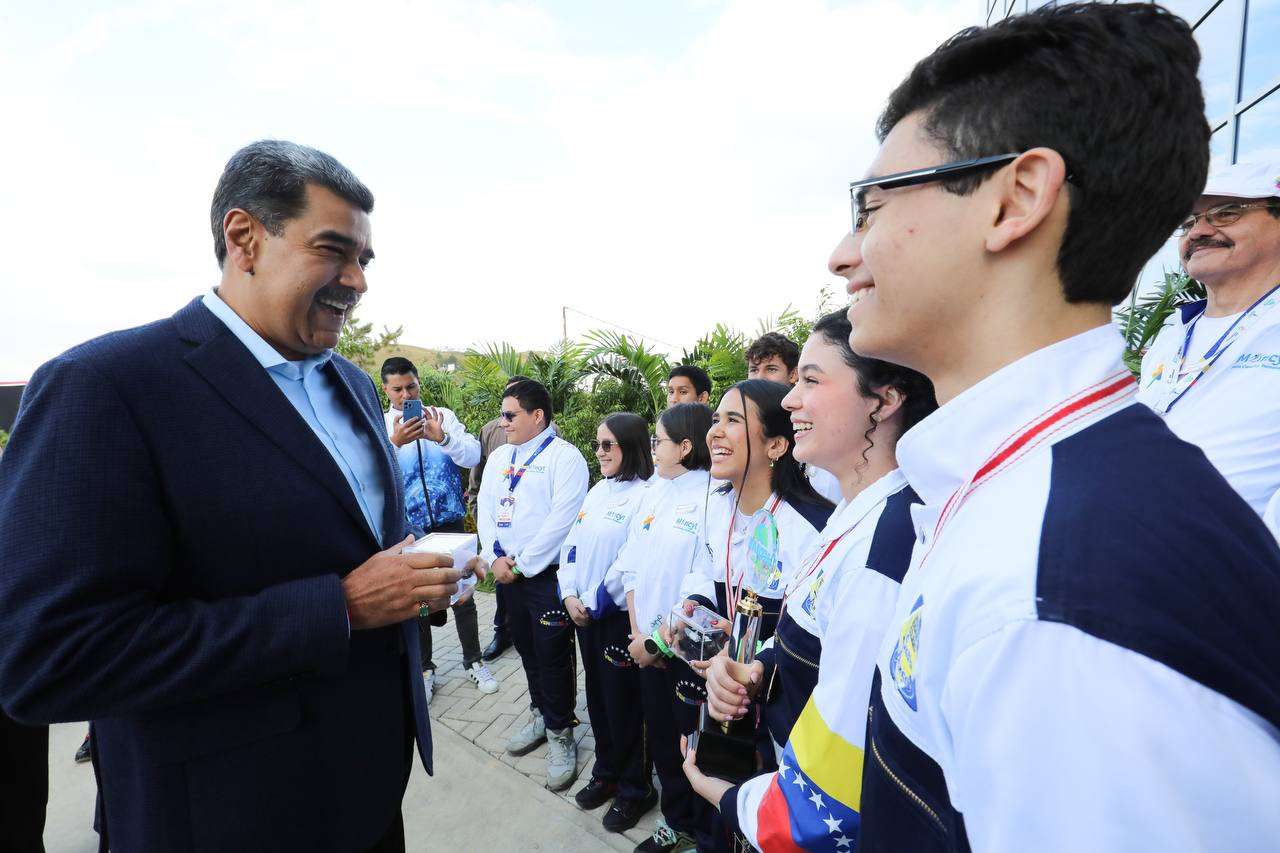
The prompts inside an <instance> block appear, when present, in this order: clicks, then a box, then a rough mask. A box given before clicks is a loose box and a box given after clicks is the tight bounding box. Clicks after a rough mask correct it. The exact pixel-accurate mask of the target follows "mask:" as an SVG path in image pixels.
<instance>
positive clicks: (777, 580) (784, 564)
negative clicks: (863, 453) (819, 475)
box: [681, 488, 832, 640]
mask: <svg viewBox="0 0 1280 853" xmlns="http://www.w3.org/2000/svg"><path fill="white" fill-rule="evenodd" d="M736 499H737V496H736V494H735V493H734V491H733V489H732V488H723V489H717V490H716V491H714V492H712V494H711V498H710V500H709V501H708V502H707V531H708V532H707V539H708V542H709V543H710V545H711V559H709V560H706V561H703V562H701V563H699V564H698V569H699V571H697V572H693V573H691V574H690V575H689V576H688V577H686V578H685V581H684V586H683V588H682V590H681V592H682V594H683V596H684V597H685V598H691V599H693V600H695V601H698V602H700V603H702V604H704V605H706V606H707V607H710V608H711V609H713V610H715V611H716V612H717V613H721V614H723V615H724V616H726V617H728V618H730V619H732V618H733V614H732V613H730V612H729V611H730V609H731V608H730V603H729V595H728V592H727V585H726V577H727V578H728V583H729V584H732V586H733V588H734V590H735V591H736V590H740V589H741V590H745V589H754V590H755V593H756V595H757V596H759V600H760V604H761V606H762V607H763V608H764V620H763V623H762V624H761V630H760V638H761V639H762V640H763V639H768V638H769V637H771V636H773V631H774V628H775V626H776V625H777V619H778V611H779V608H780V607H781V605H782V596H783V593H784V592H785V591H786V588H787V582H788V581H789V580H790V578H791V574H792V572H793V571H794V570H795V568H796V567H797V566H798V565H799V564H800V562H801V561H802V560H804V558H805V556H806V555H807V554H808V553H809V549H810V547H811V546H812V544H813V541H814V540H815V539H816V538H817V536H818V531H820V530H821V529H822V528H823V526H824V525H826V523H827V519H828V518H830V516H831V509H832V508H831V506H829V505H828V504H825V503H822V504H819V503H812V504H808V503H804V504H791V503H790V502H788V501H784V500H781V499H780V498H779V497H778V496H777V495H772V494H771V495H769V498H768V500H766V501H765V502H764V507H763V509H767V510H769V511H771V512H772V513H773V520H774V523H775V524H777V526H778V562H777V566H776V567H775V568H774V570H773V572H772V573H771V574H770V577H769V578H768V580H767V581H766V582H765V583H764V584H761V585H760V588H759V589H755V586H756V585H755V584H753V583H752V577H751V576H752V574H753V571H752V567H751V560H750V557H749V554H748V550H749V548H750V544H751V542H750V537H751V534H752V532H753V530H752V524H751V519H752V517H753V515H754V514H753V513H742V512H737V511H735V508H734V504H735V502H736ZM730 524H732V525H733V531H732V533H731V532H730V530H729V526H730ZM726 562H727V566H726ZM726 569H727V570H726Z"/></svg>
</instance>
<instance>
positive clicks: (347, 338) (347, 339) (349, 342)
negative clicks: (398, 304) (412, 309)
mask: <svg viewBox="0 0 1280 853" xmlns="http://www.w3.org/2000/svg"><path fill="white" fill-rule="evenodd" d="M403 333H404V327H403V326H401V327H399V328H397V329H395V330H392V329H390V328H388V327H386V326H383V327H382V331H381V332H380V333H379V334H378V335H374V334H373V324H372V323H361V322H360V321H359V320H358V319H356V314H355V312H354V311H352V312H351V313H349V314H348V315H347V321H346V322H345V323H343V324H342V334H341V335H340V336H339V338H338V345H337V346H336V347H334V350H335V351H337V353H338V355H340V356H342V357H343V358H346V359H350V360H351V361H353V362H355V363H356V364H357V365H358V366H359V367H360V368H361V369H362V370H364V371H365V372H367V373H369V374H371V375H372V374H373V373H374V372H375V371H376V370H377V369H378V368H379V367H381V366H382V365H380V364H375V363H374V361H375V358H376V354H377V352H378V350H381V349H384V348H386V347H391V346H394V345H395V343H396V342H397V341H398V340H400V335H402V334H403ZM374 379H375V383H376V384H378V385H379V386H381V384H382V383H381V381H379V379H378V377H376V376H375V377H374ZM384 404H385V401H384Z"/></svg>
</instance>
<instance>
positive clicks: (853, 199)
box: [849, 153, 1083, 234]
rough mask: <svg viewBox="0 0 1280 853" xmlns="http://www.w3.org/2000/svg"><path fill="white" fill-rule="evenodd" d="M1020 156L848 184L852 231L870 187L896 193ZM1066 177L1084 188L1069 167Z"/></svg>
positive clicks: (863, 219)
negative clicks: (897, 190)
mask: <svg viewBox="0 0 1280 853" xmlns="http://www.w3.org/2000/svg"><path fill="white" fill-rule="evenodd" d="M1021 156H1022V154H1021V153H1016V154H1015V153H1009V154H992V155H991V156H989V157H975V158H973V159H970V160H956V161H954V162H952V163H943V164H942V165H941V166H928V167H926V168H923V169H912V170H911V171H909V172H895V173H894V174H892V175H882V176H880V177H878V178H863V179H862V180H860V181H851V182H850V183H849V203H850V205H851V206H852V208H853V232H854V233H855V234H856V233H858V232H859V231H861V230H862V229H863V228H864V227H865V226H866V224H867V213H868V211H866V210H863V209H862V199H863V197H864V196H865V195H866V190H867V189H868V188H870V187H877V188H879V189H882V190H895V189H898V188H900V187H914V186H918V185H920V184H931V183H933V182H935V181H944V180H949V179H951V178H962V177H964V176H965V175H972V174H975V173H977V172H983V171H986V170H988V169H998V168H1000V167H1002V166H1007V165H1008V164H1010V163H1012V162H1013V161H1014V160H1017V159H1018V158H1019V157H1021ZM1066 178H1067V181H1069V182H1070V183H1073V184H1075V185H1076V186H1077V187H1079V186H1083V184H1081V182H1080V179H1079V177H1078V176H1077V175H1076V174H1075V171H1074V170H1073V169H1072V168H1071V166H1070V165H1068V166H1067V176H1066Z"/></svg>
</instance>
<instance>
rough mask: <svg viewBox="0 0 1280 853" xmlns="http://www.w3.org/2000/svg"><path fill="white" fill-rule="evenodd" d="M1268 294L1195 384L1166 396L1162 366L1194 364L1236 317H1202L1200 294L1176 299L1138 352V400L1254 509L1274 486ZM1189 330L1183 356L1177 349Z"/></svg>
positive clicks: (1275, 312) (1273, 312)
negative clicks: (1186, 299)
mask: <svg viewBox="0 0 1280 853" xmlns="http://www.w3.org/2000/svg"><path fill="white" fill-rule="evenodd" d="M1269 301H1271V302H1272V303H1273V304H1270V305H1267V304H1266V303H1265V302H1264V304H1263V305H1261V306H1259V308H1260V309H1261V312H1260V315H1259V316H1258V317H1257V318H1256V319H1255V320H1253V321H1252V322H1250V320H1249V318H1248V317H1245V318H1244V319H1242V320H1241V321H1240V322H1241V323H1248V326H1247V328H1245V330H1244V331H1243V332H1242V333H1241V334H1240V335H1239V337H1236V338H1235V339H1234V340H1232V341H1231V342H1230V343H1228V344H1227V345H1226V346H1225V348H1224V349H1223V352H1222V354H1221V355H1220V356H1219V357H1218V358H1217V359H1216V360H1215V361H1214V362H1213V363H1212V365H1211V366H1210V367H1209V368H1208V369H1207V370H1205V371H1204V373H1202V374H1201V375H1200V378H1199V379H1198V380H1197V381H1196V382H1195V384H1193V385H1191V387H1190V388H1188V389H1187V390H1186V391H1185V393H1183V394H1182V396H1181V397H1180V398H1178V399H1176V400H1170V394H1169V393H1168V392H1167V391H1166V390H1165V380H1166V379H1167V378H1168V373H1167V372H1168V371H1170V370H1176V369H1178V365H1179V364H1180V363H1181V364H1183V365H1184V368H1186V367H1190V368H1192V369H1195V367H1196V366H1197V364H1198V363H1199V362H1200V360H1201V359H1202V358H1203V357H1204V356H1205V354H1206V353H1208V352H1209V351H1210V349H1211V348H1212V347H1213V345H1214V344H1215V343H1216V342H1217V341H1218V340H1219V339H1220V338H1221V337H1222V335H1223V334H1226V333H1227V331H1228V329H1229V328H1230V326H1231V324H1232V323H1233V322H1235V320H1236V319H1237V317H1236V316H1232V317H1219V318H1214V317H1205V316H1203V312H1204V306H1205V302H1204V301H1203V300H1201V301H1199V302H1194V303H1190V304H1188V305H1184V306H1182V307H1181V308H1180V309H1179V310H1178V311H1176V312H1174V314H1173V315H1172V316H1171V317H1170V318H1169V320H1168V322H1167V323H1166V324H1165V326H1164V328H1163V329H1161V331H1160V334H1159V335H1158V336H1157V337H1156V339H1155V342H1154V343H1152V345H1151V348H1150V349H1149V350H1148V351H1147V354H1146V355H1145V356H1144V357H1143V359H1142V377H1141V380H1140V385H1139V391H1138V399H1139V400H1140V401H1142V402H1143V403H1146V404H1147V405H1148V406H1150V407H1151V408H1152V409H1153V410H1155V412H1156V413H1157V414H1159V415H1161V416H1162V417H1163V418H1164V419H1165V423H1167V424H1168V425H1169V428H1170V429H1171V430H1173V432H1174V434H1175V435H1177V436H1178V437H1179V438H1181V439H1183V440H1185V441H1189V442H1191V443H1192V444H1194V445H1196V446H1198V447H1199V448H1200V449H1201V450H1203V451H1204V453H1205V455H1206V456H1208V457H1209V461H1210V462H1212V463H1213V465H1214V467H1216V468H1217V469H1218V470H1219V471H1220V472H1222V475H1223V476H1224V477H1226V478H1227V482H1228V483H1230V484H1231V485H1232V487H1233V488H1234V489H1235V490H1236V491H1237V492H1239V493H1240V495H1241V496H1242V497H1243V498H1244V499H1245V500H1246V501H1247V502H1248V503H1249V506H1251V507H1253V509H1254V511H1255V512H1257V513H1258V514H1259V515H1264V514H1265V513H1266V510H1267V505H1268V504H1269V503H1270V502H1271V501H1272V500H1273V498H1275V496H1276V494H1277V493H1278V492H1280V292H1277V293H1276V294H1273V295H1272V297H1271V298H1270V300H1269ZM1188 331H1190V332H1191V341H1190V345H1189V346H1188V347H1187V356H1186V359H1185V363H1184V362H1183V361H1182V360H1180V359H1179V353H1180V351H1181V350H1182V347H1183V345H1184V343H1186V339H1187V333H1188ZM1171 402H1172V405H1170V403H1171ZM1272 529H1273V530H1275V528H1274V527H1273V528H1272Z"/></svg>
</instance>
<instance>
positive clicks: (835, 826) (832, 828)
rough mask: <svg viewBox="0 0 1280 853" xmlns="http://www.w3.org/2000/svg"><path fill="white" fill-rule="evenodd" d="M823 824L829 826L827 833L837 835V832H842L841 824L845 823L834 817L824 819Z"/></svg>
mask: <svg viewBox="0 0 1280 853" xmlns="http://www.w3.org/2000/svg"><path fill="white" fill-rule="evenodd" d="M822 822H823V823H825V824H826V825H827V831H828V832H830V833H831V834H832V835H835V834H836V833H837V832H839V831H840V824H841V823H842V822H843V821H839V820H836V819H835V818H833V817H824V818H823V819H822Z"/></svg>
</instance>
